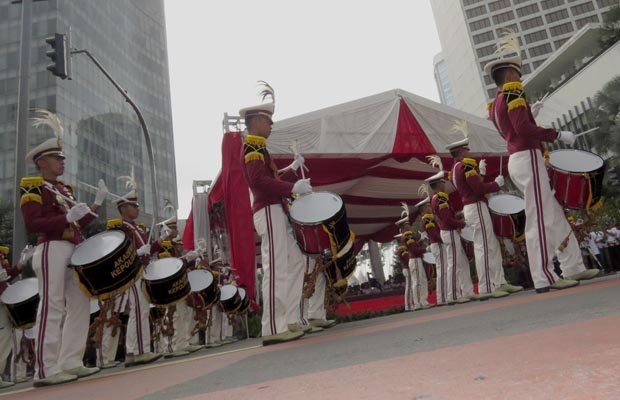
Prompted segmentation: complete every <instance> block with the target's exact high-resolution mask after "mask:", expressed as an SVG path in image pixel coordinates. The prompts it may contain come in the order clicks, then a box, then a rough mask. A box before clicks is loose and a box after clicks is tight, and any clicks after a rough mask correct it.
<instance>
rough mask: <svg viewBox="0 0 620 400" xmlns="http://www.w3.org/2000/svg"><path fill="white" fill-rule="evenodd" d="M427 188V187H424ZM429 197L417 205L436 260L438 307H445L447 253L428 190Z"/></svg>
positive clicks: (446, 299)
mask: <svg viewBox="0 0 620 400" xmlns="http://www.w3.org/2000/svg"><path fill="white" fill-rule="evenodd" d="M421 187H424V188H426V185H425V184H424V185H423V186H421ZM426 194H427V197H426V198H425V199H424V200H422V201H420V202H419V203H418V204H416V207H418V208H421V210H422V221H421V224H422V228H423V229H424V232H425V233H426V236H427V237H428V242H429V243H430V245H429V247H430V249H428V250H430V252H431V254H432V255H433V257H434V258H435V270H436V284H435V294H436V296H437V305H438V306H443V305H445V304H447V301H448V298H447V291H448V286H447V285H448V283H447V276H448V275H447V273H448V272H447V265H446V251H445V249H444V246H443V241H442V240H441V233H440V231H439V227H438V226H437V223H436V222H435V215H434V214H433V210H432V208H431V203H430V198H429V197H428V191H427V190H426Z"/></svg>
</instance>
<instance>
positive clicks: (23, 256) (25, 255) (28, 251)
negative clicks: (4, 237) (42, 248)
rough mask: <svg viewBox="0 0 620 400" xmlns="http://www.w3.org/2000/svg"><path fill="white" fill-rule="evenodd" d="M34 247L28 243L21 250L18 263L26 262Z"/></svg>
mask: <svg viewBox="0 0 620 400" xmlns="http://www.w3.org/2000/svg"><path fill="white" fill-rule="evenodd" d="M35 249H36V247H34V246H30V245H28V246H26V247H24V250H22V253H21V255H20V256H19V264H21V265H24V264H26V263H27V262H28V260H30V259H31V258H32V255H33V254H34V250H35Z"/></svg>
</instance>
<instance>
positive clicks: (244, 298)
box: [237, 287, 250, 314]
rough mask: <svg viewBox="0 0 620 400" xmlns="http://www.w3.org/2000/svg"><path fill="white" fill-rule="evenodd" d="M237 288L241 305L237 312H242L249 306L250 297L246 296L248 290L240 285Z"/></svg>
mask: <svg viewBox="0 0 620 400" xmlns="http://www.w3.org/2000/svg"><path fill="white" fill-rule="evenodd" d="M237 290H239V296H241V306H239V309H238V310H237V314H243V313H244V312H246V311H247V310H248V308H250V298H249V297H248V292H246V290H245V289H244V288H242V287H240V288H237Z"/></svg>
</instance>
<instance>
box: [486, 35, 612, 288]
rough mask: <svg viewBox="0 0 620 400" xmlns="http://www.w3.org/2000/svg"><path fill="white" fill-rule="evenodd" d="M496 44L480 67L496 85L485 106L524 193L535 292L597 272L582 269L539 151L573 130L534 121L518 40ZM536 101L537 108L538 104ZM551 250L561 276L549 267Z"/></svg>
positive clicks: (572, 139)
mask: <svg viewBox="0 0 620 400" xmlns="http://www.w3.org/2000/svg"><path fill="white" fill-rule="evenodd" d="M498 47H500V48H501V49H502V52H500V54H499V58H497V59H496V60H493V61H491V62H490V63H488V64H487V65H485V67H484V72H485V73H486V74H487V75H489V76H490V77H491V78H493V80H494V81H495V83H496V84H497V88H498V89H497V95H496V96H495V100H494V101H493V102H492V104H490V106H489V117H490V119H491V121H493V123H494V124H495V127H496V128H497V130H498V131H499V133H500V135H501V136H502V137H503V138H504V139H505V140H506V142H507V144H508V152H509V153H510V158H509V159H508V172H509V173H510V177H511V178H512V181H513V182H514V183H515V185H516V186H517V187H518V188H519V190H521V192H523V195H524V196H525V243H526V246H527V255H528V259H529V265H530V273H531V274H532V280H533V281H534V286H535V287H536V291H537V292H546V291H549V289H550V288H551V289H565V288H569V287H572V286H575V285H577V284H579V282H578V281H579V280H583V279H591V278H593V277H595V276H596V275H598V274H599V272H600V271H599V270H598V269H591V270H586V268H585V266H584V264H583V259H582V257H581V251H580V249H579V244H578V243H577V239H576V238H575V235H574V234H573V233H572V231H571V228H570V224H569V223H568V221H567V220H566V217H565V215H564V212H563V211H562V207H561V206H560V204H559V203H558V201H557V200H556V199H555V196H554V195H553V192H552V191H551V187H550V185H549V176H548V174H547V169H546V167H545V160H544V158H543V154H542V152H541V149H543V150H544V145H543V142H553V141H555V140H556V139H559V140H560V141H562V142H564V143H565V144H567V145H572V144H573V143H574V142H575V135H574V134H573V133H572V132H569V131H557V130H555V129H552V128H542V127H539V126H538V125H536V121H535V120H534V116H533V115H532V110H531V109H530V106H529V104H528V102H527V100H526V96H525V92H524V91H523V85H522V84H521V56H520V55H521V49H520V47H519V39H518V38H517V37H516V34H515V33H514V32H509V33H508V34H507V35H506V36H504V37H503V38H502V39H501V41H500V43H499V44H498ZM535 106H536V108H537V109H538V110H539V109H540V107H541V106H542V103H540V102H538V103H536V104H535ZM566 239H568V242H567V244H566V245H565V246H564V245H563V242H564V241H565V240H566ZM560 248H562V249H563V250H560ZM556 254H557V258H558V260H559V261H560V266H561V268H562V275H563V276H564V278H565V279H560V278H559V276H558V275H557V274H556V273H555V272H554V270H553V269H554V266H553V261H552V260H553V257H554V256H555V255H556Z"/></svg>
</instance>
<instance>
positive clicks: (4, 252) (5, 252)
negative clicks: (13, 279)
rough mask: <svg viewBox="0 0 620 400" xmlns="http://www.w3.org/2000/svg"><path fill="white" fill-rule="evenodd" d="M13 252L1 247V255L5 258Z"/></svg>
mask: <svg viewBox="0 0 620 400" xmlns="http://www.w3.org/2000/svg"><path fill="white" fill-rule="evenodd" d="M10 251H11V249H9V248H8V247H6V246H0V253H1V254H4V255H5V256H8V255H9V252H10Z"/></svg>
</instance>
